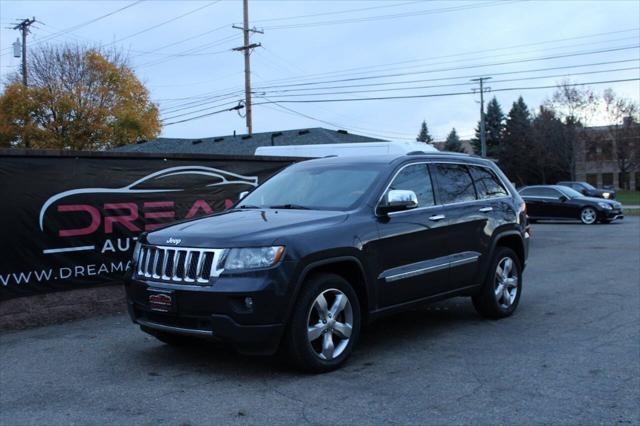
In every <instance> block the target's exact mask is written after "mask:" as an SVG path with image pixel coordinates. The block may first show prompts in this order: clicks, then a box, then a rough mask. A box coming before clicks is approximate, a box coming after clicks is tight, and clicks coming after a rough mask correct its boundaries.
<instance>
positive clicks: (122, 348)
mask: <svg viewBox="0 0 640 426" xmlns="http://www.w3.org/2000/svg"><path fill="white" fill-rule="evenodd" d="M0 360H1V361H0V362H1V367H0V424H1V425H3V426H4V425H7V426H8V425H27V424H33V425H58V424H64V425H68V424H79V425H91V424H101V425H102V424H118V425H124V424H143V425H146V424H149V425H151V424H153V425H164V424H168V425H200V424H304V423H311V424H403V425H404V424H436V425H442V424H482V425H485V424H491V425H494V424H508V425H513V424H575V425H592V424H607V425H611V424H635V425H637V424H639V423H640V218H638V217H629V218H626V219H625V220H624V221H623V222H617V223H613V224H610V225H592V226H586V225H581V224H577V223H576V224H548V223H540V224H536V225H534V228H533V238H532V242H531V255H530V258H529V264H528V266H527V270H526V272H525V281H524V291H523V295H522V299H521V301H520V306H519V308H518V311H517V312H516V314H515V315H514V316H512V317H511V318H508V319H505V320H500V321H488V320H484V319H481V318H480V317H478V316H477V315H476V313H475V312H474V310H473V307H472V306H471V303H470V301H468V300H467V299H462V298H461V299H453V300H451V301H447V302H443V303H439V304H436V305H432V306H430V307H428V308H424V309H421V310H418V311H413V312H409V313H405V314H402V315H399V316H395V317H391V318H387V319H384V320H381V321H380V322H377V323H375V324H374V325H373V326H372V327H371V328H370V329H369V330H368V331H367V332H366V333H365V334H364V335H363V336H362V339H361V341H360V344H359V345H358V347H357V349H356V351H355V353H354V354H353V357H352V358H351V360H350V362H349V363H348V364H347V365H346V366H345V367H344V368H342V369H341V370H339V371H335V372H332V373H329V374H324V375H303V374H299V373H297V372H295V371H293V370H291V369H290V368H289V366H287V365H286V363H284V362H282V361H280V360H279V359H278V358H252V357H241V356H238V355H236V354H234V353H233V352H231V351H228V350H224V349H220V348H217V347H210V346H205V347H195V348H184V349H175V348H171V347H168V346H165V345H163V344H161V343H160V342H158V341H155V340H154V339H153V338H151V337H148V336H146V335H145V334H143V333H142V332H140V331H139V330H138V329H137V327H135V326H134V325H132V324H131V323H130V322H129V320H128V318H127V317H125V316H124V315H117V316H109V317H102V318H96V319H91V320H84V321H77V322H72V323H66V324H62V325H56V326H49V327H42V328H37V329H31V330H25V331H20V332H10V333H4V334H2V335H0Z"/></svg>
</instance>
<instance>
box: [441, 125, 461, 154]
mask: <svg viewBox="0 0 640 426" xmlns="http://www.w3.org/2000/svg"><path fill="white" fill-rule="evenodd" d="M444 150H445V151H450V152H464V148H463V147H462V142H461V141H460V137H459V136H458V132H456V128H455V127H454V128H453V129H451V132H450V133H449V136H447V140H446V141H445V143H444Z"/></svg>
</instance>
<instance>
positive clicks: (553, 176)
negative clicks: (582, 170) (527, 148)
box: [529, 106, 571, 184]
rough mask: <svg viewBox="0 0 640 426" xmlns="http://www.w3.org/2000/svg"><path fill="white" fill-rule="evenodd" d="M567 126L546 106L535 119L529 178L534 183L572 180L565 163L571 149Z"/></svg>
mask: <svg viewBox="0 0 640 426" xmlns="http://www.w3.org/2000/svg"><path fill="white" fill-rule="evenodd" d="M566 136H567V135H566V131H565V125H564V123H563V122H562V120H560V119H559V118H558V116H557V115H556V113H555V112H554V111H553V110H552V109H549V108H546V107H544V106H541V107H540V111H539V112H538V114H537V115H536V117H535V118H534V119H533V122H532V126H531V138H532V139H531V142H532V145H533V146H532V158H531V160H532V161H531V162H530V163H529V164H530V171H529V176H530V178H533V179H534V180H533V182H529V183H542V184H550V183H555V182H558V181H560V180H570V179H571V174H570V172H569V167H568V165H567V164H566V161H565V152H566V150H567V149H569V146H568V143H569V141H568V140H567V137H566Z"/></svg>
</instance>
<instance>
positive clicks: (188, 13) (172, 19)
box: [106, 0, 222, 46]
mask: <svg viewBox="0 0 640 426" xmlns="http://www.w3.org/2000/svg"><path fill="white" fill-rule="evenodd" d="M221 1H222V0H215V1H212V2H210V3H207V4H205V5H204V6H200V7H197V8H195V9H193V10H190V11H188V12H186V13H183V14H182V15H178V16H175V17H173V18H171V19H167V20H166V21H162V22H160V23H158V24H155V25H152V26H150V27H147V28H144V29H142V30H140V31H137V32H135V33H133V34H129V35H128V36H125V37H122V38H119V39H117V40H114V41H112V42H111V43H108V44H107V45H106V46H111V45H113V44H116V43H120V42H121V41H124V40H129V39H130V38H133V37H136V36H139V35H140V34H144V33H146V32H149V31H151V30H155V29H156V28H159V27H161V26H163V25H166V24H169V23H171V22H174V21H177V20H178V19H182V18H184V17H185V16H189V15H193V14H194V13H196V12H199V11H201V10H203V9H206V8H207V7H211V6H213V5H214V4H216V3H220V2H221Z"/></svg>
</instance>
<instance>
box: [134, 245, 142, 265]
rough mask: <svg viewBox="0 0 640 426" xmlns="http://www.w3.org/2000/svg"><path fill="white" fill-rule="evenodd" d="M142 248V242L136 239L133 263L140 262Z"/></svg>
mask: <svg viewBox="0 0 640 426" xmlns="http://www.w3.org/2000/svg"><path fill="white" fill-rule="evenodd" d="M140 248H142V244H140V241H136V245H135V246H134V247H133V263H138V258H139V257H140Z"/></svg>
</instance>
